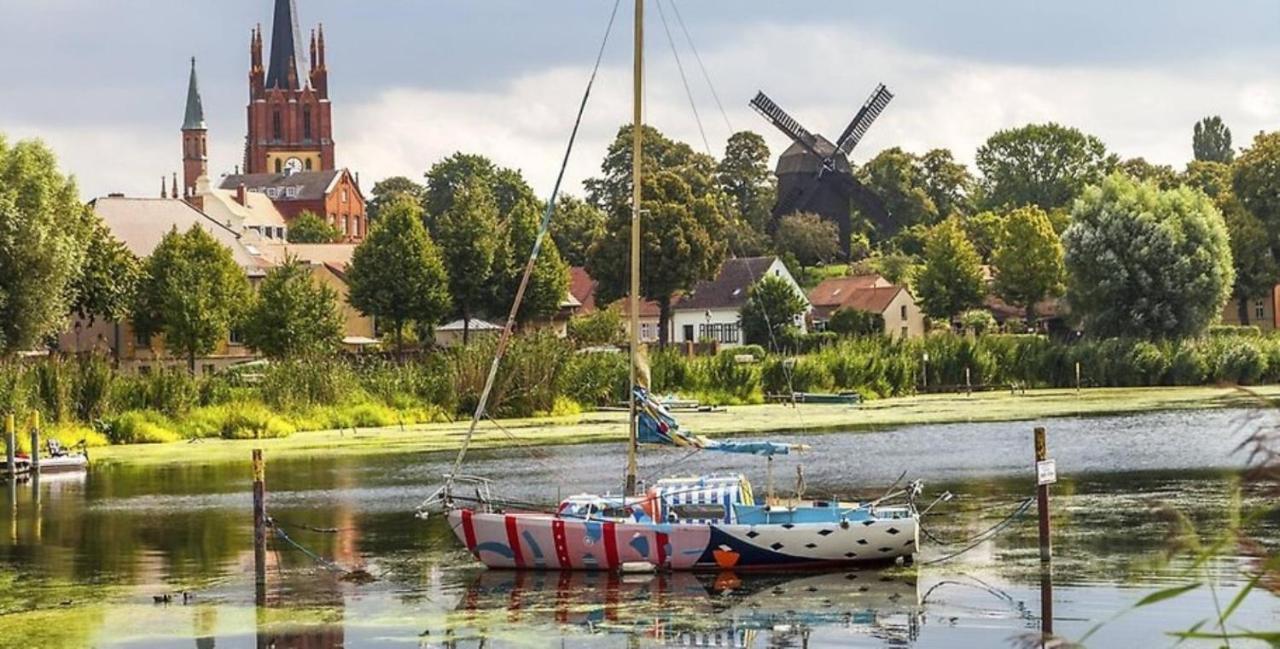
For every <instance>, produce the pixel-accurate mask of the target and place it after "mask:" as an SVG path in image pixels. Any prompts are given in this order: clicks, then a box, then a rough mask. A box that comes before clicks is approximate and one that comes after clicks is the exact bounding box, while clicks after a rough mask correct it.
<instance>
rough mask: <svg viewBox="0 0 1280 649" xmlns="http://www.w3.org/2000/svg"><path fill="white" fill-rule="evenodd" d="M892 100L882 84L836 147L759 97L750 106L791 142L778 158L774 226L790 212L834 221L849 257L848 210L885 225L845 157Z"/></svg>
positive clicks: (878, 203) (883, 213)
mask: <svg viewBox="0 0 1280 649" xmlns="http://www.w3.org/2000/svg"><path fill="white" fill-rule="evenodd" d="M892 100H893V93H891V92H889V89H888V88H886V87H885V86H884V84H880V85H879V86H878V87H877V88H876V90H875V92H873V93H871V97H870V98H869V99H868V100H867V103H865V104H863V106H862V109H861V110H859V111H858V113H857V114H856V115H854V117H853V120H852V121H851V122H849V125H848V126H847V127H845V129H844V132H843V133H841V134H840V137H839V138H838V139H837V140H836V142H835V143H832V142H831V140H828V139H827V138H825V137H822V136H821V135H815V134H813V133H810V132H809V131H808V130H806V129H805V128H804V127H803V126H801V125H800V123H799V122H797V121H796V120H795V118H793V117H791V116H790V115H788V114H787V113H786V111H784V110H782V108H780V107H779V106H778V105H777V104H775V103H774V102H773V100H771V99H769V97H768V96H766V95H765V94H764V93H763V92H760V93H758V94H756V97H755V99H752V100H751V107H752V108H754V109H756V112H758V113H760V114H761V115H763V116H764V117H765V119H767V120H769V122H770V123H772V124H773V125H774V126H776V127H777V128H778V130H780V131H782V132H783V133H784V134H785V135H786V136H787V137H788V138H790V139H791V142H792V144H791V146H790V147H788V148H787V150H786V151H784V152H783V154H782V156H781V157H779V158H778V168H777V171H776V174H777V176H778V202H777V204H776V205H774V208H773V220H774V222H775V223H776V222H777V220H778V219H780V218H782V217H783V216H786V215H788V214H791V213H793V212H801V211H804V212H813V213H816V214H818V215H820V216H822V217H823V218H825V219H827V220H830V221H834V222H835V223H836V225H837V226H838V227H839V228H840V249H841V250H842V251H844V254H845V256H846V257H848V255H849V239H850V236H851V235H852V233H853V224H852V214H851V211H852V207H853V206H854V205H856V206H857V208H858V211H859V212H861V213H862V214H863V215H864V216H866V217H868V218H870V219H871V220H872V221H873V222H875V224H876V225H877V226H878V227H884V226H887V225H888V224H889V220H890V215H889V213H888V211H887V210H886V209H885V206H884V202H883V201H882V200H880V197H879V196H876V194H875V193H874V192H872V191H871V190H870V189H868V188H867V187H866V186H865V185H863V184H862V183H860V182H858V180H857V179H856V178H854V177H853V168H852V167H851V166H850V165H849V154H851V153H853V150H854V148H855V147H857V146H858V143H859V142H861V141H862V136H864V135H866V133H867V130H869V129H870V128H871V124H872V123H874V122H875V120H876V118H877V117H879V116H880V113H881V112H883V111H884V109H885V107H886V106H888V105H889V102H890V101H892Z"/></svg>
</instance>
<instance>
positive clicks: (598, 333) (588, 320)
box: [568, 303, 626, 347]
mask: <svg viewBox="0 0 1280 649" xmlns="http://www.w3.org/2000/svg"><path fill="white" fill-rule="evenodd" d="M568 329H569V339H570V340H572V341H573V342H574V343H575V344H577V345H578V346H579V347H589V346H592V345H612V344H614V343H617V342H618V341H620V340H622V338H623V333H624V332H625V331H626V329H625V328H624V327H623V318H622V309H620V308H619V307H618V305H617V304H616V303H615V304H613V305H611V306H610V307H609V308H607V309H598V310H596V311H593V312H591V313H588V314H586V315H581V316H578V317H576V318H573V319H572V320H570V321H569V325H568Z"/></svg>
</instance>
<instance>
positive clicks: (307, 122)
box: [302, 106, 311, 141]
mask: <svg viewBox="0 0 1280 649" xmlns="http://www.w3.org/2000/svg"><path fill="white" fill-rule="evenodd" d="M302 139H304V140H307V141H310V140H311V107H310V106H306V107H304V108H303V109H302Z"/></svg>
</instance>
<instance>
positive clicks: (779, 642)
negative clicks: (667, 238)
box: [0, 411, 1280, 649]
mask: <svg viewBox="0 0 1280 649" xmlns="http://www.w3.org/2000/svg"><path fill="white" fill-rule="evenodd" d="M1246 414H1248V413H1247V411H1211V412H1197V413H1176V414H1149V415H1141V416H1126V417H1103V418H1090V419H1060V420H1053V421H1050V422H1047V424H1048V426H1049V430H1050V449H1051V454H1052V455H1053V456H1054V457H1055V458H1056V459H1057V461H1058V471H1059V476H1060V479H1061V481H1060V483H1059V484H1058V485H1057V486H1056V487H1055V488H1054V500H1053V516H1054V524H1055V539H1054V540H1055V548H1054V550H1055V561H1054V573H1053V586H1054V588H1053V595H1052V601H1053V605H1054V615H1053V623H1054V627H1055V630H1056V631H1058V632H1059V633H1062V634H1064V635H1066V636H1067V637H1070V638H1078V637H1080V636H1081V635H1083V634H1084V633H1085V632H1086V631H1087V630H1088V629H1089V628H1090V627H1091V626H1093V625H1094V624H1096V623H1098V622H1100V621H1103V620H1107V619H1108V618H1111V617H1112V616H1113V615H1114V614H1116V613H1117V612H1120V611H1122V610H1124V609H1126V608H1128V607H1130V606H1131V605H1132V604H1133V603H1135V602H1136V601H1137V600H1139V599H1140V598H1141V597H1143V596H1144V595H1146V594H1148V593H1150V592H1153V591H1155V590H1157V589H1160V588H1164V587H1168V586H1170V585H1174V584H1178V583H1183V581H1184V579H1185V578H1184V574H1185V571H1186V570H1187V569H1188V565H1189V562H1188V561H1187V560H1186V559H1185V558H1182V555H1178V554H1176V553H1173V551H1174V549H1175V546H1176V543H1175V542H1174V540H1173V538H1174V537H1173V536H1172V535H1171V533H1170V531H1171V529H1172V528H1171V526H1170V523H1169V521H1171V520H1174V519H1177V518H1179V517H1185V518H1183V520H1185V521H1187V522H1189V523H1190V524H1191V525H1193V526H1194V527H1195V528H1196V529H1197V530H1198V531H1199V532H1200V533H1201V534H1203V535H1204V536H1205V542H1209V541H1208V537H1209V536H1211V535H1213V534H1215V533H1216V532H1217V531H1218V530H1220V529H1221V528H1222V527H1223V526H1224V525H1225V524H1226V523H1227V521H1228V520H1230V519H1231V517H1232V516H1234V515H1236V514H1237V513H1239V512H1240V511H1241V510H1243V511H1244V512H1245V513H1248V512H1250V511H1255V510H1257V509H1259V508H1261V507H1264V506H1267V505H1269V504H1271V503H1268V502H1267V501H1266V500H1265V499H1264V498H1263V496H1262V495H1261V490H1260V488H1259V487H1256V486H1249V485H1246V486H1245V487H1244V496H1243V499H1242V501H1236V500H1235V499H1233V497H1232V494H1233V493H1235V492H1236V488H1237V486H1239V484H1240V481H1239V468H1240V466H1241V465H1242V464H1243V463H1244V460H1245V458H1244V457H1242V456H1241V455H1239V454H1233V450H1234V449H1235V447H1236V445H1237V444H1238V443H1239V442H1240V441H1241V439H1242V438H1243V436H1244V434H1245V430H1247V429H1248V428H1249V427H1250V426H1256V425H1257V423H1256V422H1254V423H1252V424H1250V423H1246V421H1245V420H1246ZM726 416H731V415H726ZM1269 423H1273V424H1274V423H1277V422H1274V421H1273V422H1269ZM1030 428H1031V424H1028V423H1012V424H971V425H945V426H917V427H909V428H902V429H896V430H892V431H886V432H879V433H863V434H849V435H825V436H816V437H811V438H807V439H806V440H805V441H807V442H808V443H810V444H812V445H813V447H814V451H813V452H811V453H808V454H806V455H805V456H803V457H802V458H800V459H801V460H802V461H803V464H804V472H805V480H806V483H807V485H808V490H809V494H810V495H815V494H838V495H841V496H845V497H856V496H869V495H878V494H879V493H880V492H881V491H883V489H885V488H886V487H887V486H888V485H889V484H890V483H892V482H893V481H894V480H895V479H896V478H897V477H898V475H899V474H900V473H901V472H902V471H904V470H909V471H910V475H911V477H913V478H914V477H920V478H923V479H925V480H926V481H927V483H928V492H929V493H937V492H940V491H941V490H944V489H947V490H951V491H952V492H954V493H956V494H957V498H956V500H954V501H952V502H950V503H947V504H944V505H941V506H940V507H939V508H938V510H935V511H936V515H934V514H931V515H930V516H929V517H928V518H927V519H926V527H927V528H929V529H930V530H931V531H932V532H933V533H934V534H935V535H936V536H938V537H939V538H940V539H941V540H942V541H948V540H958V539H963V538H965V537H968V536H970V535H972V534H975V533H977V532H980V531H982V530H984V529H986V528H988V527H990V526H991V525H993V524H995V523H996V522H998V521H999V520H1001V519H1002V518H1004V517H1005V516H1006V515H1007V514H1008V513H1010V512H1011V511H1012V510H1013V509H1014V507H1015V506H1016V504H1017V503H1018V502H1019V501H1020V500H1021V499H1023V498H1025V497H1027V496H1028V495H1029V494H1030V493H1031V492H1032V489H1033V478H1032V476H1031V472H1030V468H1029V466H1030V459H1031V455H1032V450H1031V435H1030ZM622 452H623V449H622V447H621V446H620V445H593V446H578V447H564V448H553V449H544V450H538V451H506V452H487V453H476V454H475V455H474V456H473V459H472V461H471V462H469V464H468V470H469V471H470V472H473V473H476V474H481V475H486V476H491V477H495V478H501V480H502V481H501V484H502V485H503V487H504V491H505V492H506V493H508V494H510V495H513V496H519V497H524V498H530V499H538V500H554V499H556V498H557V497H559V496H561V495H567V494H568V493H570V492H571V491H578V490H605V489H608V488H610V487H616V485H617V484H619V482H620V476H619V469H620V467H621V466H622ZM682 457H683V456H682V455H681V454H680V453H679V452H654V453H647V454H646V455H645V457H644V461H643V464H642V471H641V473H642V474H661V473H666V472H693V471H711V470H742V471H745V472H747V473H748V474H749V475H751V476H752V478H753V481H754V482H755V483H756V485H757V491H763V484H764V481H765V480H764V466H763V464H762V462H760V461H758V460H756V459H754V458H736V457H728V456H726V457H714V456H711V455H707V456H701V457H698V458H695V459H692V460H684V461H683V462H682V461H681V458H682ZM450 459H451V458H445V457H438V456H437V457H381V458H358V459H354V458H348V459H339V460H333V459H325V460H314V461H308V460H296V461H271V460H270V458H268V471H267V480H268V486H269V488H270V500H269V506H270V509H271V511H272V513H273V514H274V515H275V516H276V517H277V518H278V519H279V520H281V521H282V522H284V523H286V524H292V525H295V526H296V525H309V526H312V527H322V528H335V529H336V530H337V533H335V534H322V533H316V532H312V531H307V530H305V529H302V528H299V527H286V528H285V529H286V531H288V532H289V533H290V534H291V536H293V537H294V538H295V539H297V540H298V541H299V542H301V543H303V544H305V545H307V546H308V547H311V548H313V549H314V550H315V551H316V552H317V553H319V554H320V555H322V556H324V557H329V558H332V559H333V560H335V561H336V562H337V563H338V564H341V565H342V566H344V567H348V568H350V567H356V566H363V567H365V568H366V569H367V570H368V571H369V572H371V573H373V574H375V575H377V576H379V577H381V579H380V580H379V581H377V582H376V583H372V584H366V585H357V584H352V583H347V582H344V581H341V580H340V579H338V578H337V577H336V576H335V573H333V572H330V571H328V570H325V569H324V568H320V567H317V565H316V564H315V563H314V562H313V561H312V560H311V559H309V558H307V557H306V556H305V555H304V554H302V553H301V552H299V551H296V550H293V549H290V548H289V547H288V546H285V545H284V544H281V543H277V544H275V546H274V547H275V548H276V549H275V550H274V551H273V552H272V553H271V554H270V555H269V557H268V560H269V565H270V571H269V577H270V582H271V583H270V587H269V593H268V597H269V605H268V607H266V608H265V609H258V608H255V607H254V605H253V602H254V587H253V582H252V553H251V511H250V510H251V506H250V495H249V482H248V480H249V472H248V468H247V466H245V465H244V464H237V465H204V466H184V467H165V468H120V467H103V468H98V469H95V470H94V471H93V472H92V473H91V474H90V475H89V476H88V477H85V478H79V479H74V478H73V479H67V478H59V479H57V480H54V479H50V478H46V479H45V480H44V481H43V482H42V483H41V484H39V485H31V484H28V485H19V486H18V487H17V488H16V490H14V489H10V488H8V487H7V486H0V494H3V497H4V498H5V500H6V501H7V503H8V506H7V507H4V508H3V509H2V510H0V647H8V646H15V647H17V646H21V647H114V648H126V647H127V648H136V649H142V648H152V647H156V648H159V647H166V648H167V647H193V646H194V647H198V648H212V647H222V648H227V647H256V646H275V647H299V648H301V647H306V648H322V647H323V648H330V647H526V646H527V647H562V646H563V647H635V646H655V645H656V646H721V647H803V646H808V647H848V646H868V647H998V646H1011V643H1012V642H1013V641H1014V640H1015V639H1016V638H1018V636H1021V635H1023V634H1027V633H1031V632H1034V631H1035V630H1037V629H1039V628H1040V625H1041V623H1042V620H1041V609H1040V592H1041V585H1042V584H1041V578H1042V574H1041V571H1040V567H1039V561H1038V555H1037V549H1036V532H1035V524H1034V519H1033V518H1031V517H1028V518H1024V519H1021V520H1020V521H1019V522H1017V523H1016V524H1015V525H1014V526H1012V527H1011V529H1010V530H1009V531H1008V532H1007V533H1005V534H1003V535H1001V536H999V537H997V538H995V539H994V540H992V541H990V542H987V543H984V544H982V545H979V546H978V547H977V548H975V549H974V550H973V551H971V552H968V553H966V554H964V555H962V556H960V557H958V558H957V559H955V560H952V561H948V562H945V563H940V564H933V565H920V566H918V568H917V569H915V570H901V569H897V570H889V571H845V572H838V573H833V574H821V575H804V574H795V575H783V576H766V577H749V576H745V575H733V574H721V575H714V574H712V575H696V576H695V575H649V576H627V577H623V578H617V577H610V576H608V575H591V574H572V575H560V574H516V573H502V572H488V571H485V570H483V569H478V568H477V567H476V566H475V565H474V564H473V563H472V561H471V560H470V557H469V556H468V555H466V553H465V552H463V551H462V550H461V548H460V546H459V544H458V543H456V542H455V541H454V539H453V536H452V534H451V533H450V532H449V530H448V527H447V525H446V524H445V522H444V521H443V520H442V519H441V518H440V517H435V518H432V519H430V520H428V521H420V520H417V519H415V518H414V517H413V516H412V511H413V509H414V507H415V506H416V505H417V504H418V503H419V501H420V500H421V499H422V498H423V497H425V496H426V495H427V494H428V493H429V492H430V491H431V490H432V488H433V486H434V484H435V483H437V481H438V476H439V475H440V473H441V472H442V471H443V470H444V467H445V464H446V463H447V462H448V461H449V460H450ZM797 464H798V462H797V459H796V458H787V459H783V460H780V461H778V462H776V463H775V476H776V481H777V483H778V489H779V491H780V492H782V493H786V492H787V491H788V490H790V489H791V488H792V487H793V485H794V482H795V472H796V469H795V467H796V465H797ZM1175 512H1176V513H1175ZM1251 532H1252V533H1253V534H1254V535H1256V536H1257V537H1259V538H1261V539H1262V540H1263V542H1264V543H1265V544H1267V545H1269V547H1271V548H1273V549H1275V548H1276V547H1277V546H1280V519H1278V518H1277V517H1275V516H1274V515H1273V516H1271V517H1269V518H1266V519H1264V520H1263V521H1262V522H1261V523H1259V524H1258V525H1255V526H1254V527H1253V528H1252V529H1251ZM1184 540H1185V539H1184ZM923 547H924V555H923V557H922V559H923V560H924V561H928V560H929V559H932V558H936V557H940V556H942V555H945V554H947V553H948V552H949V551H950V550H952V549H954V548H952V547H943V546H939V544H937V543H933V542H927V541H926V542H924V543H923ZM1171 553H1172V556H1171ZM1239 554H1243V551H1241V550H1237V549H1236V548H1234V547H1232V548H1229V549H1228V552H1227V555H1228V556H1225V557H1223V558H1222V559H1220V560H1218V561H1215V562H1213V563H1212V564H1210V565H1209V566H1208V567H1207V568H1206V569H1205V570H1204V571H1202V572H1201V573H1200V578H1201V579H1204V578H1206V573H1207V578H1208V579H1209V580H1210V581H1211V582H1212V583H1213V585H1214V589H1213V590H1212V591H1211V590H1210V589H1208V588H1202V589H1200V590H1198V591H1194V592H1193V593H1191V594H1190V595H1187V596H1184V597H1181V598H1178V599H1175V600H1171V601H1166V602H1162V603H1160V604H1157V605H1153V606H1150V607H1145V608H1142V609H1138V610H1136V611H1133V612H1130V613H1128V614H1126V615H1124V616H1122V617H1120V618H1118V619H1116V620H1114V621H1111V622H1109V623H1108V624H1106V625H1105V626H1104V627H1103V628H1102V630H1101V631H1099V632H1098V633H1097V635H1095V636H1094V637H1093V639H1091V641H1090V643H1089V644H1090V646H1094V647H1125V648H1127V649H1133V648H1137V647H1152V646H1170V645H1172V644H1173V641H1172V639H1171V638H1170V637H1169V636H1168V635H1166V634H1167V632H1170V631H1176V630H1181V629H1186V628H1187V627H1189V626H1191V625H1192V624H1194V623H1195V622H1196V621H1198V620H1201V619H1203V618H1206V617H1209V616H1211V614H1212V611H1213V608H1214V595H1216V596H1217V598H1218V599H1219V600H1220V601H1223V602H1226V601H1229V600H1230V599H1231V598H1232V597H1234V596H1235V594H1236V593H1237V592H1238V591H1239V588H1240V585H1241V582H1242V578H1241V576H1240V575H1241V574H1242V572H1243V571H1244V570H1247V569H1248V567H1249V566H1250V565H1251V564H1250V561H1251V559H1250V558H1249V557H1247V556H1236V555H1239ZM184 590H185V591H189V592H191V593H193V594H194V599H193V600H191V601H189V602H187V603H183V601H182V597H181V596H180V595H175V596H174V601H172V602H171V603H169V604H156V603H154V601H153V597H154V596H156V595H159V594H163V593H166V592H169V593H177V592H180V591H184ZM1234 619H1235V621H1236V622H1237V623H1238V624H1240V625H1241V626H1244V627H1251V628H1254V629H1259V628H1262V629H1276V628H1280V598H1277V597H1275V596H1274V595H1272V594H1270V593H1268V592H1266V591H1263V590H1258V591H1255V592H1253V593H1250V594H1249V596H1248V597H1247V598H1246V599H1245V600H1244V603H1243V604H1242V605H1241V607H1240V609H1239V611H1238V612H1237V613H1236V615H1235V618H1234ZM1205 646H1212V645H1205ZM1232 646H1248V645H1245V644H1233V645H1232Z"/></svg>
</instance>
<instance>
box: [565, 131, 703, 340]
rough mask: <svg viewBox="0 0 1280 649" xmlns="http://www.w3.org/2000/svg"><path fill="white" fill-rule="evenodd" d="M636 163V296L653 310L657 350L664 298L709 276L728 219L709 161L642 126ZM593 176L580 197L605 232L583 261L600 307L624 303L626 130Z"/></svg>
mask: <svg viewBox="0 0 1280 649" xmlns="http://www.w3.org/2000/svg"><path fill="white" fill-rule="evenodd" d="M641 164H642V165H643V171H644V177H643V181H642V182H641V204H640V207H641V210H642V211H643V214H644V220H643V221H642V227H643V230H642V239H641V252H640V265H641V269H642V273H641V277H640V293H641V295H640V297H642V298H644V299H649V300H653V301H654V302H656V303H657V304H658V314H659V315H658V321H659V323H658V324H659V326H658V331H659V333H658V337H659V338H658V342H659V344H660V345H663V346H665V345H666V344H667V336H668V329H669V323H670V320H671V300H672V296H674V295H675V294H676V293H677V292H678V291H687V290H689V289H691V288H693V285H694V283H695V282H697V281H698V280H702V279H710V278H711V277H713V276H714V275H715V273H716V271H717V270H718V269H719V268H720V264H721V262H723V261H724V258H725V254H726V252H727V251H726V246H725V236H724V235H725V231H726V229H727V226H728V220H727V219H726V218H725V217H724V214H723V213H722V212H721V204H722V202H721V200H720V198H721V196H720V193H719V192H720V189H719V186H718V185H717V184H716V182H715V176H714V171H715V167H716V165H715V161H714V160H713V159H711V158H710V156H707V155H704V154H699V153H695V152H694V151H693V149H692V148H691V147H690V146H689V145H687V144H684V143H681V142H674V141H672V140H670V139H668V138H667V137H665V136H664V135H662V134H661V133H659V132H658V131H657V130H656V129H654V128H652V127H649V126H646V127H644V150H643V151H642V157H641ZM601 171H602V172H603V175H602V176H601V177H599V178H593V179H591V180H588V181H587V183H586V185H587V193H588V197H589V199H590V200H591V202H593V203H595V204H596V205H597V206H599V207H600V208H601V209H602V210H604V212H605V214H606V215H607V216H608V225H607V226H606V228H605V235H604V236H603V237H601V238H599V239H598V240H597V241H596V243H595V244H594V245H593V246H592V247H591V251H590V253H589V254H588V255H587V272H588V273H590V275H591V276H592V277H593V278H595V279H596V281H597V282H598V284H597V296H596V301H597V302H599V303H602V304H607V303H609V302H612V301H614V300H617V299H620V298H622V297H624V296H626V294H627V291H628V289H629V287H630V279H629V278H630V246H631V233H630V231H631V127H630V126H624V127H622V128H621V129H620V130H619V131H618V136H617V137H616V138H615V139H614V141H613V144H611V145H610V146H609V151H608V154H607V155H606V156H605V160H604V163H603V164H602V165H601Z"/></svg>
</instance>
